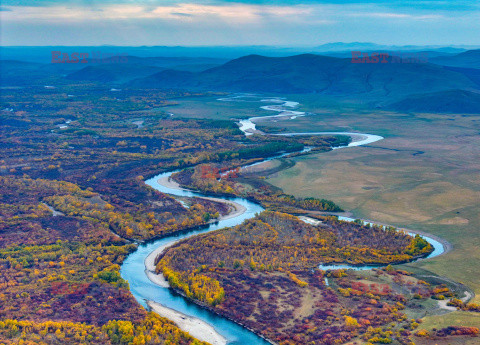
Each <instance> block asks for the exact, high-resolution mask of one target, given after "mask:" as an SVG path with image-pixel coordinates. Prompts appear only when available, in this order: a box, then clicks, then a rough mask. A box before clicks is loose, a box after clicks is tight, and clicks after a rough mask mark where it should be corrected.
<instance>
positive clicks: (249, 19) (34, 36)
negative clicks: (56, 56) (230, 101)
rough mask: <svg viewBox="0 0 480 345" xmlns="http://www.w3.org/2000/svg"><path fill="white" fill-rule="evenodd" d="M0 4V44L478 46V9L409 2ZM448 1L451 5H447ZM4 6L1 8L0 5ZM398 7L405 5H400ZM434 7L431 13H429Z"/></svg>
mask: <svg viewBox="0 0 480 345" xmlns="http://www.w3.org/2000/svg"><path fill="white" fill-rule="evenodd" d="M186 1H187V0H181V1H180V0H178V1H177V0H162V1H160V0H149V1H141V2H140V1H133V0H105V1H102V2H100V1H91V0H89V1H87V0H78V1H77V0H74V1H55V0H42V1H34V2H33V1H30V0H25V1H14V0H3V1H2V3H3V4H4V6H3V8H4V9H5V10H6V11H2V12H1V14H0V15H1V19H2V23H1V25H2V32H1V35H2V40H3V41H2V43H3V44H5V45H22V44H27V45H28V44H33V45H35V44H40V45H42V44H51V45H54V44H59V45H60V44H65V45H72V44H80V43H81V44H84V45H89V44H113V45H114V44H117V45H242V44H244V45H255V44H256V45H275V44H276V45H288V46H294V45H296V46H298V45H306V46H307V45H308V46H315V45H319V44H323V43H327V42H335V41H337V42H338V41H343V42H349V41H350V42H351V41H366V42H372V41H373V42H377V43H383V44H445V43H448V42H451V43H454V44H479V43H480V37H479V36H478V35H476V32H478V31H480V23H479V22H478V16H479V13H480V10H479V9H478V8H477V10H475V11H473V10H472V11H469V12H465V11H463V8H462V7H461V6H458V8H456V9H455V10H445V9H446V8H447V7H448V6H452V5H448V3H447V2H446V1H441V0H440V1H433V0H431V1H428V0H423V1H422V0H416V2H415V5H412V0H405V1H403V2H400V1H397V0H391V1H386V0H385V1H383V0H378V1H373V0H372V1H368V0H367V1H360V0H358V1H356V0H330V1H316V0H308V1H307V0H303V1H293V0H279V1H273V0H264V1H253V0H252V1H250V0H238V1H229V0H223V1H220V0H198V1H195V2H194V3H193V2H186ZM451 3H453V2H451ZM5 4H6V5H7V7H5ZM406 4H410V7H408V6H407V5H406ZM434 4H436V6H438V8H436V9H433V8H434Z"/></svg>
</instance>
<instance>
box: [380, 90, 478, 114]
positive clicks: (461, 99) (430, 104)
mask: <svg viewBox="0 0 480 345" xmlns="http://www.w3.org/2000/svg"><path fill="white" fill-rule="evenodd" d="M388 108H390V109H392V110H396V111H401V112H418V113H453V114H480V93H478V92H470V91H466V90H447V91H440V92H433V93H426V94H419V95H412V96H409V97H407V98H405V99H403V100H401V101H399V102H396V103H393V104H391V105H390V106H389V107H388Z"/></svg>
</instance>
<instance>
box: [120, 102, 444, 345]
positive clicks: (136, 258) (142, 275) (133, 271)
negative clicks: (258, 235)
mask: <svg viewBox="0 0 480 345" xmlns="http://www.w3.org/2000/svg"><path fill="white" fill-rule="evenodd" d="M255 97H256V96H255V95H235V96H232V97H229V98H223V99H220V100H221V101H249V102H265V103H267V102H268V103H274V104H273V105H266V106H262V108H263V109H265V110H270V111H275V112H278V113H279V114H278V115H273V116H268V117H283V118H286V119H290V120H292V119H295V118H296V117H298V116H304V115H306V113H305V112H301V111H295V110H293V109H294V108H296V107H297V106H298V103H297V102H292V101H287V100H284V99H280V98H267V99H262V98H260V99H257V98H255ZM260 118H262V117H253V118H250V119H247V120H242V121H240V122H239V128H240V129H241V130H242V131H243V132H244V133H245V135H251V134H253V131H255V123H254V121H255V120H258V119H260ZM325 134H333V135H348V136H350V137H352V142H351V143H350V144H349V145H348V146H345V147H343V148H347V147H354V146H359V145H366V144H370V143H373V142H376V141H379V140H382V139H383V137H381V136H378V135H372V134H365V133H353V132H309V133H282V134H279V135H289V136H294V135H325ZM340 148H342V147H339V148H336V149H340ZM307 149H308V148H307ZM270 159H272V158H270ZM172 174H173V172H169V173H163V174H159V175H157V176H155V177H153V178H151V179H149V180H147V181H145V183H146V184H147V185H149V186H151V187H152V188H154V189H156V190H158V191H160V192H162V193H169V194H172V195H176V196H187V197H193V196H196V197H202V196H203V197H206V196H207V195H205V194H202V193H197V192H192V191H188V190H182V189H173V188H170V187H168V186H164V185H161V184H159V183H158V180H159V179H161V178H165V177H166V178H168V177H170V176H171V175H172ZM223 199H226V200H229V201H233V202H236V203H238V204H240V205H242V206H244V207H245V208H246V211H245V212H244V213H242V214H240V215H238V216H236V217H232V218H229V219H225V220H221V221H219V222H217V223H213V224H210V225H208V226H205V227H202V228H196V229H194V230H192V231H189V232H183V233H181V234H174V235H169V236H167V237H165V238H162V239H159V240H155V241H152V242H149V243H146V244H140V245H139V246H138V249H137V250H136V251H135V252H133V253H132V254H130V255H129V256H128V257H127V258H126V259H125V261H124V262H123V264H122V267H121V270H120V273H121V276H122V278H123V279H125V280H127V281H128V283H129V285H130V291H131V292H132V294H133V296H134V297H135V298H136V300H137V301H138V302H139V303H140V304H141V305H142V306H144V307H145V308H147V304H146V301H148V300H150V301H155V302H158V303H160V304H162V305H164V306H166V307H168V308H171V309H174V310H177V311H179V312H181V313H183V314H186V315H189V316H193V317H196V318H199V319H201V320H203V321H205V322H207V323H208V324H210V325H212V326H213V327H214V328H215V330H216V331H217V332H218V333H219V334H221V335H222V336H223V337H225V338H226V339H227V341H228V344H232V345H237V344H238V345H240V344H242V345H266V344H269V343H268V342H267V341H266V340H264V339H262V338H261V337H259V336H257V335H256V334H254V333H253V332H251V331H249V330H247V329H245V328H243V327H242V326H240V325H238V324H236V323H234V322H232V321H230V320H227V319H225V318H223V317H220V316H218V315H216V314H214V313H212V312H210V311H208V310H206V309H204V308H202V307H200V306H198V305H196V304H195V303H192V302H190V301H188V300H186V299H185V298H183V297H182V296H180V295H178V294H176V293H175V292H173V291H172V290H171V289H169V288H166V287H162V286H159V285H157V284H154V283H153V282H152V281H150V279H149V278H148V276H147V274H146V269H145V259H146V258H147V256H148V255H149V254H150V253H151V252H152V251H154V250H155V249H156V248H158V247H160V246H164V245H172V244H173V243H175V242H177V241H179V240H181V239H184V238H187V237H190V236H195V235H199V234H202V233H206V232H209V231H213V230H217V229H221V228H224V227H231V226H235V225H238V224H240V223H242V222H243V221H244V220H246V219H250V218H253V217H254V216H255V214H257V213H260V212H262V211H263V210H264V209H263V208H262V207H261V206H260V205H258V204H256V203H253V202H251V201H248V200H246V199H243V198H223ZM343 219H344V220H349V219H346V218H343ZM425 238H426V239H427V240H428V241H429V242H430V243H431V244H432V246H433V247H434V248H435V251H434V252H433V253H432V254H430V256H429V257H433V256H437V255H440V254H442V253H443V251H444V249H443V245H442V244H441V243H440V242H438V241H435V240H434V239H432V238H429V237H425ZM321 268H322V269H328V268H354V269H371V267H369V266H363V267H362V266H360V267H354V266H349V265H335V266H333V265H331V266H321Z"/></svg>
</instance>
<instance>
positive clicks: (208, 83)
mask: <svg viewBox="0 0 480 345" xmlns="http://www.w3.org/2000/svg"><path fill="white" fill-rule="evenodd" d="M390 62H391V61H390ZM129 85H130V86H132V87H142V88H185V89H202V90H223V91H236V92H271V93H284V94H286V93H290V94H292V93H321V94H327V95H334V96H347V97H352V96H353V97H359V96H360V97H363V98H365V97H368V98H372V99H378V100H380V99H392V100H395V99H401V98H402V96H403V97H404V96H406V95H409V94H413V93H421V92H424V91H425V90H430V91H433V92H434V91H443V90H449V89H473V88H476V87H477V86H476V84H475V83H474V82H473V81H472V80H470V79H469V78H468V77H466V76H465V75H464V74H463V73H459V72H457V71H452V70H449V69H446V68H444V67H442V66H437V65H433V64H421V63H377V64H365V63H352V61H351V59H346V58H345V59H343V58H335V57H327V56H321V55H313V54H303V55H295V56H289V57H280V58H277V57H265V56H260V55H248V56H245V57H242V58H239V59H235V60H232V61H229V62H227V63H225V64H223V65H221V66H219V67H215V68H211V69H208V70H206V71H203V72H200V73H185V72H177V71H174V70H170V71H162V72H159V73H156V74H154V75H151V76H149V77H146V78H139V79H137V80H134V81H133V82H132V83H130V84H129Z"/></svg>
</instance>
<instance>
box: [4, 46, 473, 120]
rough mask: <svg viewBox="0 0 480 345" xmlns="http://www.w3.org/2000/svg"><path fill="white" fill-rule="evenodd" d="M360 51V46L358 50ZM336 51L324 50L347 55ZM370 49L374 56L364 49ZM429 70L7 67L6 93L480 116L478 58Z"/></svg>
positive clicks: (183, 60) (294, 63)
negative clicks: (59, 91)
mask: <svg viewBox="0 0 480 345" xmlns="http://www.w3.org/2000/svg"><path fill="white" fill-rule="evenodd" d="M358 46H359V47H361V46H362V44H361V43H358ZM343 47H344V45H343V44H334V45H331V46H329V47H324V48H326V49H331V50H333V49H334V48H343ZM363 47H364V48H366V49H367V48H374V46H372V45H371V44H368V43H365V44H363ZM434 53H435V56H434V57H428V59H427V61H426V63H420V62H409V63H399V62H398V59H396V58H395V57H392V56H391V54H390V57H389V58H388V60H387V62H388V63H352V59H351V57H348V58H346V57H335V56H325V55H317V54H300V55H293V56H286V57H268V56H262V55H247V56H243V57H240V58H237V59H233V60H230V61H228V60H225V59H221V58H192V57H135V56H128V60H127V61H124V63H88V65H87V64H82V63H76V64H52V63H49V64H39V63H32V62H21V61H11V60H1V61H0V64H1V66H0V67H1V68H2V85H7V86H14V85H19V86H21V85H31V84H35V83H37V84H40V85H42V83H46V82H47V81H48V84H43V85H51V83H55V81H56V82H58V83H68V82H70V81H79V82H81V81H87V82H98V83H104V84H107V85H115V86H120V87H121V88H136V89H155V88H161V89H185V90H200V91H226V92H256V93H276V94H321V95H328V96H331V97H335V98H337V99H340V100H341V99H343V100H353V101H356V102H361V103H364V104H366V105H369V106H373V107H377V108H388V109H395V110H399V111H411V112H415V111H429V112H430V111H431V112H446V113H449V112H450V113H455V112H459V113H462V112H464V113H472V112H478V113H480V109H478V110H476V109H477V107H478V92H479V90H480V50H470V51H463V52H461V53H455V54H452V53H447V52H440V51H439V50H435V51H434Z"/></svg>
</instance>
